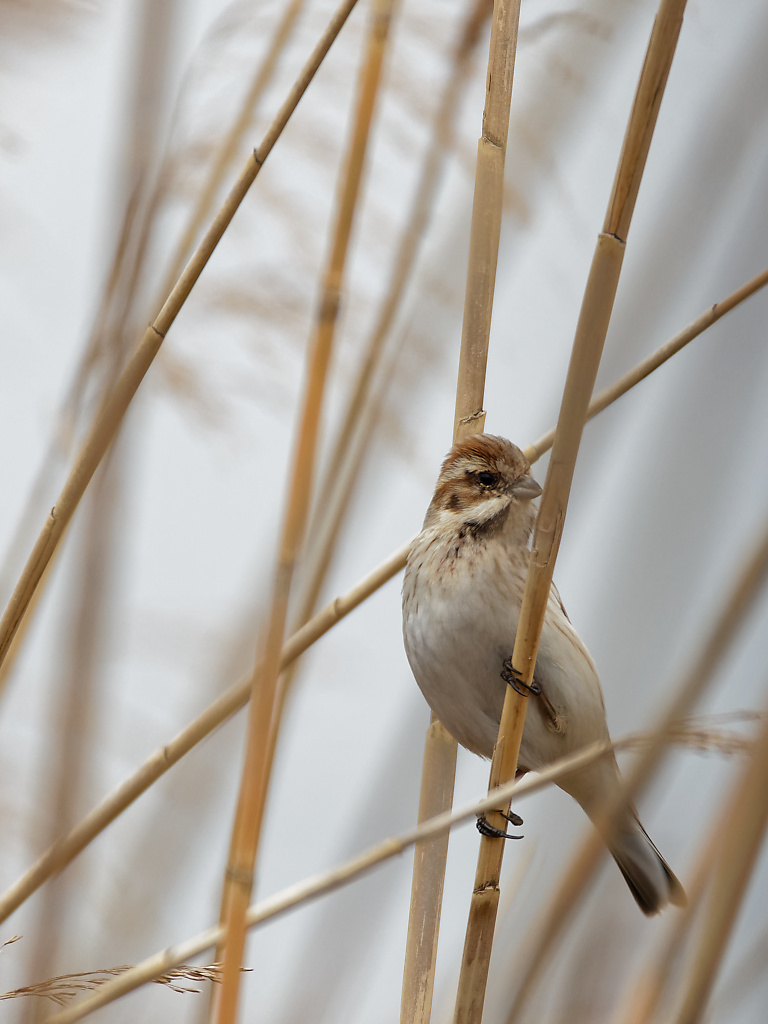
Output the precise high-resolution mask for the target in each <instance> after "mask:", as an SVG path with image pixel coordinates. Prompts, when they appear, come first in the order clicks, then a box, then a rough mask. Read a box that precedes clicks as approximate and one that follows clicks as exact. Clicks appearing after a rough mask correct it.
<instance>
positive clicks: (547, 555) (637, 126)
mask: <svg viewBox="0 0 768 1024" xmlns="http://www.w3.org/2000/svg"><path fill="white" fill-rule="evenodd" d="M684 8H685V3H684V0H662V2H661V4H660V6H659V12H658V15H657V18H656V22H655V24H654V28H653V32H652V33H651V39H650V42H649V45H648V51H647V53H646V59H645V63H644V65H643V70H642V72H641V75H640V81H639V83H638V87H637V92H636V94H635V101H634V104H633V107H632V111H631V113H630V117H629V123H628V125H627V132H626V135H625V138H624V144H623V147H622V152H621V156H620V158H619V165H618V169H617V172H616V177H615V180H614V185H613V190H612V193H611V198H610V200H609V203H608V211H607V213H606V217H605V221H604V224H603V230H602V232H601V233H600V235H599V236H598V240H597V246H596V248H595V254H594V257H593V260H592V267H591V270H590V274H589V279H588V281H587V287H586V291H585V294H584V299H583V302H582V307H581V313H580V315H579V322H578V325H577V327H576V336H575V338H574V342H573V350H572V354H571V361H570V365H569V367H568V376H567V379H566V383H565V390H564V393H563V401H562V405H561V407H560V416H559V419H558V424H557V429H556V432H555V439H554V443H553V449H552V457H551V460H550V464H549V470H548V472H547V479H546V482H545V485H544V492H543V494H542V498H541V506H540V509H539V515H538V520H537V523H536V530H535V532H534V537H533V543H532V550H531V561H530V565H529V569H528V578H527V580H526V586H525V592H524V595H523V603H522V608H521V610H520V621H519V624H518V629H517V635H516V637H515V645H514V649H513V652H512V663H513V666H514V668H515V669H516V671H517V672H518V673H519V675H520V678H521V679H522V680H523V683H524V684H530V682H531V681H532V679H533V670H534V665H535V661H536V652H537V649H538V644H539V638H540V635H541V628H542V625H543V622H544V615H545V612H546V607H547V601H548V599H549V591H550V586H551V583H552V575H553V572H554V566H555V560H556V558H557V552H558V548H559V545H560V537H561V535H562V529H563V523H564V520H565V514H566V510H567V506H568V496H569V493H570V487H571V481H572V479H573V472H574V468H575V465H576V456H577V454H578V449H579V444H580V441H581V434H582V431H583V429H584V423H585V422H586V416H587V409H588V407H589V400H590V397H591V395H592V389H593V387H594V383H595V378H596V376H597V370H598V367H599V364H600V357H601V355H602V350H603V345H604V343H605V337H606V334H607V332H608V325H609V322H610V317H611V312H612V309H613V303H614V299H615V296H616V289H617V287H618V282H619V275H620V273H621V265H622V261H623V257H624V247H625V241H626V234H627V231H628V229H629V225H630V222H631V219H632V212H633V209H634V203H635V199H636V197H637V192H638V189H639V187H640V180H641V178H642V174H643V170H644V167H645V159H646V156H647V154H648V149H649V146H650V142H651V138H652V135H653V129H654V127H655V124H656V117H657V115H658V111H659V107H660V105H661V99H662V96H663V94H664V86H665V84H666V80H667V76H668V74H669V68H670V66H671V63H672V58H673V56H674V52H675V47H676V44H677V39H678V35H679V31H680V26H681V24H682V14H683V10H684ZM525 710H526V698H525V697H523V696H521V695H520V694H519V693H517V692H515V690H513V689H512V688H511V687H510V688H509V689H508V690H507V693H506V696H505V700H504V709H503V712H502V717H501V724H500V727H499V738H498V740H497V743H496V748H495V750H494V755H493V761H492V764H491V778H490V787H491V788H493V787H494V786H497V785H498V784H499V783H501V782H505V781H506V780H507V779H510V778H513V777H514V774H515V770H516V767H517V758H518V753H519V750H520V740H521V737H522V733H523V727H524V724H525ZM507 809H508V808H507ZM496 819H497V820H495V821H494V820H493V817H491V820H492V821H493V823H494V824H495V825H496V826H497V827H500V828H504V827H505V822H504V819H503V818H501V817H500V816H499V815H496ZM503 850H504V842H503V841H502V840H498V839H491V838H488V837H483V838H482V840H481V843H480V854H479V857H478V865H477V873H476V875H475V888H474V892H473V896H472V904H471V907H470V917H469V922H468V924H467V935H466V940H465V946H464V958H463V961H462V972H461V977H460V980H459V994H458V997H457V1000H456V1013H455V1017H454V1020H455V1022H456V1024H465V1022H466V1024H471V1022H477V1021H479V1020H480V1018H481V1016H482V1008H483V1001H484V998H485V986H486V981H487V975H488V965H489V962H490V955H491V947H492V943H493V932H494V926H495V918H496V909H497V905H498V887H499V878H500V874H501V863H502V858H503Z"/></svg>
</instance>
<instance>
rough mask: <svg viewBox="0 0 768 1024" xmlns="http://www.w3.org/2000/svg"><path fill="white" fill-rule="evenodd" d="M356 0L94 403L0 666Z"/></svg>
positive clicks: (22, 582) (20, 588)
mask: <svg viewBox="0 0 768 1024" xmlns="http://www.w3.org/2000/svg"><path fill="white" fill-rule="evenodd" d="M356 2H357V0H343V2H342V3H341V5H340V6H339V8H338V10H337V11H336V12H335V14H334V16H333V18H332V19H331V21H330V23H329V25H328V27H327V28H326V30H325V32H324V33H323V35H322V36H321V38H320V41H319V42H318V44H317V46H316V47H315V49H314V51H313V52H312V54H311V56H310V58H309V60H308V61H307V63H306V64H305V66H304V68H303V69H302V71H301V74H300V75H299V77H298V78H297V80H296V82H295V83H294V85H293V87H292V88H291V89H290V91H289V93H288V96H287V98H286V100H285V102H284V103H283V105H282V107H281V108H280V111H279V112H278V114H277V116H276V118H275V119H274V121H273V122H272V124H271V126H270V127H269V129H268V130H267V132H266V135H265V136H264V138H263V139H262V142H261V144H260V145H259V146H258V147H256V148H255V149H254V150H253V152H252V153H251V155H250V156H249V158H248V160H247V161H246V164H245V166H244V167H243V169H242V171H241V172H240V175H239V176H238V179H237V181H236V183H235V185H234V187H233V188H232V190H231V191H230V193H229V195H228V196H227V198H226V200H225V201H224V203H223V205H222V207H221V209H220V210H219V212H218V214H217V215H216V217H215V218H214V221H213V223H212V224H211V226H210V228H209V229H208V231H207V233H206V235H205V237H204V238H203V240H202V242H201V243H200V245H199V246H198V248H197V250H196V251H195V253H194V255H193V256H192V259H191V260H190V262H189V263H188V264H187V266H186V269H185V270H184V272H183V273H182V275H181V277H180V278H179V280H178V281H177V282H176V285H175V286H174V288H173V290H172V292H171V293H170V295H169V296H168V298H167V299H166V301H165V303H164V305H163V307H162V309H161V310H160V312H159V314H158V315H157V317H156V318H155V320H154V321H153V322H152V323H151V324H150V325H149V327H148V328H147V330H146V331H145V333H144V336H143V337H142V339H141V341H140V342H139V344H138V347H137V348H136V350H135V351H134V353H133V355H132V356H131V358H130V359H129V361H128V363H127V364H126V366H125V368H124V370H123V372H122V373H121V375H120V378H119V380H118V381H117V383H116V385H115V387H114V389H113V390H112V392H111V394H110V395H109V397H108V399H107V400H106V402H105V403H104V404H103V405H102V407H101V408H100V410H99V412H98V414H97V415H96V418H95V420H94V422H93V425H92V426H91V429H90V431H89V433H88V436H87V437H86V440H85V442H84V444H83V446H82V448H81V450H80V454H79V455H78V457H77V459H76V461H75V464H74V466H73V468H72V470H71V472H70V474H69V477H68V478H67V481H66V482H65V484H64V487H63V488H62V491H61V493H60V495H59V498H58V500H57V502H56V504H55V505H54V507H53V508H52V509H51V512H50V514H49V516H48V518H47V520H46V522H45V525H44V526H43V529H42V531H41V533H40V535H39V537H38V539H37V542H36V543H35V545H34V547H33V549H32V552H31V554H30V556H29V558H28V560H27V563H26V565H25V567H24V569H23V571H22V574H21V576H20V578H19V581H18V583H17V584H16V588H15V589H14V592H13V594H12V595H11V599H10V601H9V602H8V606H7V607H6V610H5V612H4V614H3V617H2V619H1V620H0V666H2V662H3V661H4V659H5V656H6V655H7V653H8V649H9V647H10V644H11V642H12V640H13V637H14V636H15V634H16V631H17V630H18V628H19V625H20V623H21V621H22V619H23V618H24V615H25V614H26V612H27V609H28V607H29V604H30V601H31V599H32V596H33V595H34V592H35V590H36V588H37V585H38V583H39V582H40V579H41V577H42V575H43V573H44V571H45V568H46V566H47V565H48V563H49V562H50V560H51V557H52V556H53V553H54V551H55V550H56V548H57V546H58V544H59V541H60V540H61V538H62V536H63V534H64V531H65V529H66V527H67V525H68V524H69V521H70V519H71V518H72V516H73V515H74V513H75V510H76V509H77V506H78V504H79V503H80V499H81V498H82V496H83V494H84V493H85V489H86V487H87V486H88V484H89V483H90V481H91V479H92V477H93V474H94V472H95V471H96V468H97V467H98V465H99V463H100V462H101V460H102V458H103V457H104V454H105V453H106V451H107V448H108V447H109V446H110V444H111V443H112V441H113V440H114V438H115V435H116V434H117V431H118V428H119V427H120V424H121V423H122V420H123V417H124V415H125V413H126V411H127V409H128V406H129V405H130V403H131V400H132V399H133V396H134V395H135V394H136V391H137V390H138V387H139V385H140V384H141V382H142V380H143V379H144V375H145V374H146V372H147V370H148V369H149V367H150V365H151V364H152V361H153V360H154V358H155V356H156V355H157V353H158V352H159V350H160V346H161V344H162V342H163V340H164V338H165V335H166V334H167V332H168V331H169V330H170V328H171V325H172V324H173V322H174V320H175V319H176V317H177V315H178V313H179V311H180V310H181V308H182V306H183V305H184V303H185V302H186V300H187V298H188V296H189V294H190V292H191V291H192V288H193V287H194V285H195V283H196V282H197V279H198V278H199V277H200V274H201V273H202V272H203V269H204V267H205V265H206V263H207V262H208V260H209V259H210V257H211V255H212V253H213V251H214V249H215V248H216V246H217V245H218V243H219V241H220V239H221V237H222V235H223V234H224V232H225V230H226V229H227V227H228V226H229V224H230V222H231V220H232V218H233V217H234V215H235V213H236V211H237V209H238V207H239V206H240V203H241V202H242V201H243V199H244V197H245V195H246V194H247V192H248V189H249V188H250V187H251V185H252V184H253V182H254V181H255V179H256V176H257V174H258V173H259V170H260V169H261V167H262V166H263V164H264V161H265V160H266V159H267V157H268V155H269V153H270V152H271V150H272V147H273V146H274V144H275V142H277V140H278V138H279V137H280V135H281V134H282V131H283V129H284V128H285V126H286V124H287V123H288V120H289V118H290V116H291V114H292V113H293V111H294V110H295V109H296V106H297V104H298V102H299V100H300V99H301V97H302V96H303V95H304V92H305V91H306V89H307V87H308V86H309V83H310V82H311V81H312V79H313V77H314V75H315V72H316V71H317V69H318V68H319V67H320V64H321V63H322V61H323V59H324V57H325V55H326V54H327V52H328V50H329V49H330V47H331V44H332V43H333V41H334V39H335V38H336V36H337V35H338V34H339V32H340V31H341V28H342V26H343V25H344V23H345V21H346V20H347V18H348V17H349V14H350V13H351V11H352V9H353V7H354V6H355V3H356Z"/></svg>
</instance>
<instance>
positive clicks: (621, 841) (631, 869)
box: [608, 811, 686, 916]
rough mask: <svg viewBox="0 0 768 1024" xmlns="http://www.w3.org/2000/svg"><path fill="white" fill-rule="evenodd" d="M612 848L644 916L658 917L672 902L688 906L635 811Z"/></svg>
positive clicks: (611, 842)
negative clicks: (654, 915) (656, 915)
mask: <svg viewBox="0 0 768 1024" xmlns="http://www.w3.org/2000/svg"><path fill="white" fill-rule="evenodd" d="M608 848H609V850H610V851H611V853H612V855H613V859H614V860H615V861H616V863H617V864H618V866H619V871H621V873H622V875H623V876H624V879H625V881H626V883H627V885H628V886H629V889H630V892H631V893H632V895H633V896H634V897H635V901H636V902H637V905H638V906H639V907H640V909H641V910H642V912H643V913H644V914H647V915H649V916H650V915H652V914H658V912H659V911H660V910H662V909H663V908H664V907H665V906H666V905H667V904H668V903H674V904H675V906H678V907H681V906H684V905H685V902H686V899H685V890H684V889H683V887H682V885H681V884H680V881H679V880H678V878H677V876H676V875H675V874H674V872H673V871H672V869H671V868H670V866H669V864H667V862H666V861H665V860H664V858H663V857H662V856H661V854H660V853H659V851H658V850H657V849H656V846H655V845H654V843H653V842H652V840H651V837H650V836H649V835H648V833H647V832H646V831H645V829H644V828H643V826H642V825H641V824H640V821H639V819H638V818H637V816H636V815H635V814H634V813H633V812H632V811H629V812H628V814H627V819H626V822H625V827H623V828H621V829H620V831H619V833H618V835H614V836H612V837H611V839H610V841H609V844H608Z"/></svg>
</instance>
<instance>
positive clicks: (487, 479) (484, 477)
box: [477, 469, 498, 487]
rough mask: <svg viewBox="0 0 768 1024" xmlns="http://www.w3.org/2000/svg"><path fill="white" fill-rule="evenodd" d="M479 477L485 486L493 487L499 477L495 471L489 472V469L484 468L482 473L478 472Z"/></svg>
mask: <svg viewBox="0 0 768 1024" xmlns="http://www.w3.org/2000/svg"><path fill="white" fill-rule="evenodd" d="M477 479H478V480H479V481H480V483H481V484H482V485H483V487H492V486H493V484H495V483H496V481H497V479H498V477H497V476H496V474H495V473H489V472H488V470H487V469H484V470H483V472H482V473H478V474H477Z"/></svg>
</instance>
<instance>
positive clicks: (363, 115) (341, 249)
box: [216, 0, 396, 1024]
mask: <svg viewBox="0 0 768 1024" xmlns="http://www.w3.org/2000/svg"><path fill="white" fill-rule="evenodd" d="M395 2H396V0H374V4H373V7H372V10H371V20H370V28H369V34H368V41H367V47H366V56H365V60H364V63H363V67H362V70H361V74H360V78H359V83H358V94H357V100H356V105H355V113H354V120H353V125H352V136H351V139H350V144H349V149H348V153H347V157H346V160H345V166H344V169H343V172H342V186H341V191H340V197H339V207H338V211H337V219H336V224H335V228H334V235H333V241H332V245H331V252H330V256H329V260H328V265H327V268H326V271H325V276H324V280H323V285H322V294H321V299H320V306H319V313H318V319H317V323H316V326H315V331H314V335H313V338H312V341H311V344H310V350H309V355H308V361H307V377H306V383H305V391H304V398H303V403H302V411H301V418H300V426H299V430H298V437H297V442H296V446H295V451H294V456H293V465H292V469H291V476H290V484H289V491H288V498H287V502H286V511H285V515H284V521H283V527H282V535H281V539H280V543H279V549H278V555H277V563H276V567H275V576H274V581H273V590H272V604H271V609H270V614H269V620H268V625H267V627H266V631H265V637H264V641H263V643H262V645H261V650H260V652H259V659H258V662H257V665H256V667H255V669H254V673H253V679H252V683H253V697H252V699H251V702H250V709H249V716H248V735H247V740H246V751H245V760H244V764H243V773H242V778H241V782H240V793H239V796H238V803H237V809H236V812H235V823H234V827H233V831H232V843H231V846H230V855H229V861H228V864H227V869H226V874H225V880H224V892H223V896H222V921H223V924H224V942H225V945H224V970H223V975H222V987H221V992H220V999H219V1005H218V1011H217V1015H216V1019H217V1021H218V1024H234V1022H235V1019H236V1015H237V1002H238V992H239V985H240V967H241V963H242V958H243V949H244V946H245V934H246V923H245V914H246V911H247V908H248V903H249V901H250V896H251V887H252V884H253V870H254V866H255V862H256V852H257V849H258V843H259V836H260V833H261V824H262V819H263V813H264V805H265V802H266V796H267V788H268V783H269V768H270V757H269V752H270V747H271V743H270V735H271V732H272V728H273V725H274V724H275V723H274V717H275V697H276V692H277V681H278V677H279V675H280V662H281V656H282V648H283V641H284V634H285V628H286V622H287V617H288V602H289V599H290V592H291V583H292V580H293V575H294V569H295V565H296V559H297V557H298V554H299V550H300V548H301V545H302V541H303V537H304V531H305V527H306V521H307V518H308V509H309V501H310V495H311V487H312V478H313V472H314V464H315V450H316V444H317V437H318V432H319V428H320V416H321V411H322V403H323V395H324V391H325V382H326V378H327V372H328V365H329V362H330V357H331V352H332V349H333V342H334V339H335V335H336V324H337V319H338V311H339V305H340V302H341V295H342V289H343V283H344V270H345V265H346V259H347V253H348V249H349V240H350V235H351V231H352V222H353V218H354V214H355V211H356V209H357V205H358V198H359V195H360V186H361V183H362V177H363V169H364V165H365V157H366V153H367V149H368V139H369V136H370V128H371V123H372V120H373V111H374V106H375V102H376V97H377V95H378V89H379V83H380V81H381V71H382V66H383V61H384V56H385V53H386V49H387V41H388V38H389V29H390V24H391V20H392V15H393V9H394V6H395Z"/></svg>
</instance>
